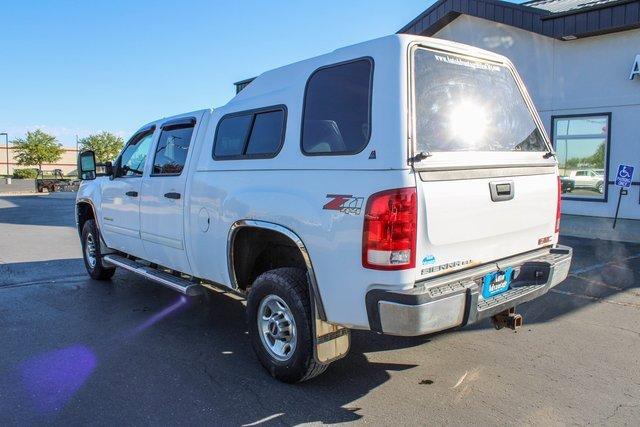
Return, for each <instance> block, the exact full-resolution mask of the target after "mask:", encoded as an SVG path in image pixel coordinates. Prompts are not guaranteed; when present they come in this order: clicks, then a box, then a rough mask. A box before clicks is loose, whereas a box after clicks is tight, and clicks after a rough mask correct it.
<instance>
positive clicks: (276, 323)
mask: <svg viewBox="0 0 640 427" xmlns="http://www.w3.org/2000/svg"><path fill="white" fill-rule="evenodd" d="M258 331H259V333H260V339H261V340H262V345H263V346H264V347H265V348H266V349H267V351H268V352H269V354H270V355H271V356H272V357H273V358H274V359H276V360H279V361H281V362H284V361H286V360H289V359H290V358H291V356H293V353H294V352H295V350H296V344H297V341H298V337H297V334H296V322H295V319H294V318H293V313H291V310H290V309H289V306H288V305H287V303H286V302H284V301H283V300H282V298H280V297H279V296H277V295H267V296H266V297H264V299H263V300H262V302H261V303H260V308H259V309H258Z"/></svg>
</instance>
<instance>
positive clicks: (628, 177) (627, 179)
mask: <svg viewBox="0 0 640 427" xmlns="http://www.w3.org/2000/svg"><path fill="white" fill-rule="evenodd" d="M633 169H634V167H633V166H629V165H619V166H618V173H617V174H616V185H617V186H618V187H620V193H619V194H618V205H617V206H616V216H615V218H614V219H613V228H616V223H617V222H618V211H619V210H620V200H621V199H622V196H626V195H627V189H628V188H630V187H631V182H632V181H633Z"/></svg>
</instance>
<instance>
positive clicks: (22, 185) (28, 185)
mask: <svg viewBox="0 0 640 427" xmlns="http://www.w3.org/2000/svg"><path fill="white" fill-rule="evenodd" d="M35 192H36V180H35V179H13V178H12V179H11V184H7V181H6V179H5V178H0V194H2V193H35Z"/></svg>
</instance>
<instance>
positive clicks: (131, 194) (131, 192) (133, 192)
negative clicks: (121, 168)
mask: <svg viewBox="0 0 640 427" xmlns="http://www.w3.org/2000/svg"><path fill="white" fill-rule="evenodd" d="M124 194H126V195H127V196H129V197H138V192H137V191H127V192H126V193H124Z"/></svg>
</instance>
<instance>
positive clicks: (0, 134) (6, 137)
mask: <svg viewBox="0 0 640 427" xmlns="http://www.w3.org/2000/svg"><path fill="white" fill-rule="evenodd" d="M2 135H4V138H5V148H6V151H7V176H9V135H7V133H6V132H2V133H0V136H2Z"/></svg>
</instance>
